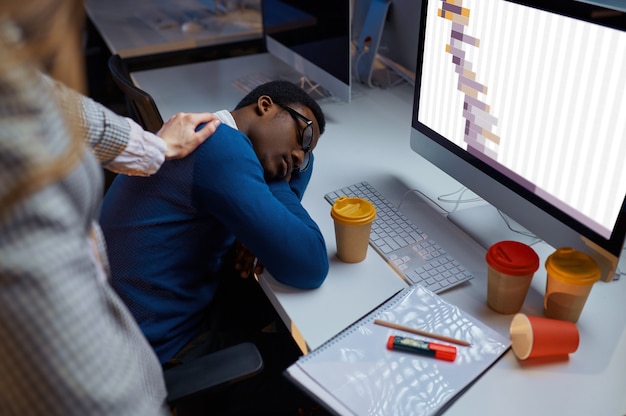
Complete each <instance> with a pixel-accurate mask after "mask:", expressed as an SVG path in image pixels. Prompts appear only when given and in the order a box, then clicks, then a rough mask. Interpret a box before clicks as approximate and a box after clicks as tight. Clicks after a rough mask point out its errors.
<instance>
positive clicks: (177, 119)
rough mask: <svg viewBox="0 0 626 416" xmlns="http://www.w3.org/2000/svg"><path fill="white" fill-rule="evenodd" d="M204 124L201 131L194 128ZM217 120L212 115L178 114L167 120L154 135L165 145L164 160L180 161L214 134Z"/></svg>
mask: <svg viewBox="0 0 626 416" xmlns="http://www.w3.org/2000/svg"><path fill="white" fill-rule="evenodd" d="M202 123H206V125H205V126H204V127H202V129H200V130H198V131H196V127H198V126H199V125H200V124H202ZM219 124H220V121H219V119H218V118H217V117H216V116H215V115H214V114H212V113H178V114H175V115H173V116H172V117H171V118H170V119H169V120H167V121H166V122H165V123H164V124H163V127H161V129H160V130H159V131H158V132H157V133H156V134H157V136H159V137H161V138H162V139H163V140H164V141H165V143H166V144H167V151H166V152H165V159H180V158H183V157H185V156H187V155H188V154H189V153H191V152H193V151H194V150H196V148H197V147H198V146H199V145H200V144H201V143H202V142H204V141H205V140H206V139H207V138H208V137H209V136H211V135H212V134H213V133H215V130H216V129H217V126H219Z"/></svg>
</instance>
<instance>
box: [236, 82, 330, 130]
mask: <svg viewBox="0 0 626 416" xmlns="http://www.w3.org/2000/svg"><path fill="white" fill-rule="evenodd" d="M263 95H267V96H269V97H271V98H272V100H273V101H274V102H276V103H277V104H283V105H290V104H300V105H303V106H305V107H308V108H309V109H311V111H312V112H313V116H314V117H315V119H316V120H317V124H318V125H319V128H320V135H321V134H322V133H324V128H325V127H326V120H325V118H324V113H323V112H322V109H321V108H320V106H319V104H317V102H316V101H315V100H314V99H313V97H311V96H310V95H309V94H307V92H306V91H304V90H303V89H302V88H300V87H299V86H297V85H296V84H294V83H293V82H289V81H282V80H281V81H270V82H267V83H265V84H262V85H259V86H258V87H256V88H255V89H253V90H252V91H250V92H249V93H248V95H246V96H245V97H243V99H242V100H241V101H239V104H237V107H235V110H238V109H240V108H242V107H245V106H247V105H250V104H254V103H256V102H257V101H258V99H259V97H261V96H263Z"/></svg>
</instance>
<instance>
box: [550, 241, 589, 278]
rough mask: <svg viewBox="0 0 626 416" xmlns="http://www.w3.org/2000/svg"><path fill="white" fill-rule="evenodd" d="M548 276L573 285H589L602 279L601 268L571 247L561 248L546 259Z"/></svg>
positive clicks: (587, 256)
mask: <svg viewBox="0 0 626 416" xmlns="http://www.w3.org/2000/svg"><path fill="white" fill-rule="evenodd" d="M546 271H547V272H548V274H549V275H550V276H552V277H554V278H556V279H558V280H560V281H562V282H565V283H569V284H573V285H589V284H592V283H595V282H596V281H598V280H599V279H600V266H598V263H596V261H595V260H594V259H593V258H592V257H591V256H589V255H587V254H585V253H583V252H581V251H578V250H575V249H573V248H571V247H561V248H559V249H557V250H556V251H555V252H554V253H552V254H551V255H550V256H549V257H548V258H547V259H546Z"/></svg>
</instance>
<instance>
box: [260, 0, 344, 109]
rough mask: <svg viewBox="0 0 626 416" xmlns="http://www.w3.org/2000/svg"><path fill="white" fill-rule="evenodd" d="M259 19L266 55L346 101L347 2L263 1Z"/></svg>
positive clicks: (308, 0)
mask: <svg viewBox="0 0 626 416" xmlns="http://www.w3.org/2000/svg"><path fill="white" fill-rule="evenodd" d="M262 15H263V31H264V35H265V42H266V47H267V51H268V52H269V53H270V54H272V55H274V56H275V57H277V58H278V59H280V60H282V61H284V62H285V63H287V64H288V65H289V66H291V67H293V68H294V69H295V70H296V71H298V72H299V73H300V74H302V76H303V77H305V78H306V81H307V82H311V83H313V84H314V85H319V86H321V87H322V88H323V89H325V90H326V91H328V92H330V93H331V94H332V95H333V96H335V97H337V98H339V99H341V100H343V101H346V102H349V101H350V53H351V52H350V1H349V0H263V3H262ZM314 88H315V87H313V90H314ZM312 95H313V96H314V97H315V95H314V94H312Z"/></svg>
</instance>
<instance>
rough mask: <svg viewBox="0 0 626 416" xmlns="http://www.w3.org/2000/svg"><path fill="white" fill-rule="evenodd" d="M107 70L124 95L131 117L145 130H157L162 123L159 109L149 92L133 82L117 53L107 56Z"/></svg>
mask: <svg viewBox="0 0 626 416" xmlns="http://www.w3.org/2000/svg"><path fill="white" fill-rule="evenodd" d="M109 71H111V75H112V76H113V80H114V81H115V83H116V84H117V86H118V87H119V88H120V89H121V90H122V92H123V93H124V96H125V97H126V103H127V105H128V107H129V112H130V115H131V117H132V118H133V119H134V120H135V121H136V122H137V123H139V124H140V125H141V126H142V127H143V128H144V129H145V130H147V131H151V132H156V131H157V130H159V129H160V128H161V126H162V125H163V118H161V113H159V109H158V108H157V106H156V104H155V103H154V100H153V99H152V97H151V96H150V94H148V93H147V92H145V91H143V90H142V89H140V88H139V87H137V86H136V85H135V84H133V81H132V80H131V78H130V73H129V72H128V68H126V65H125V64H124V61H123V60H122V58H121V57H120V56H119V55H112V56H111V57H110V58H109Z"/></svg>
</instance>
